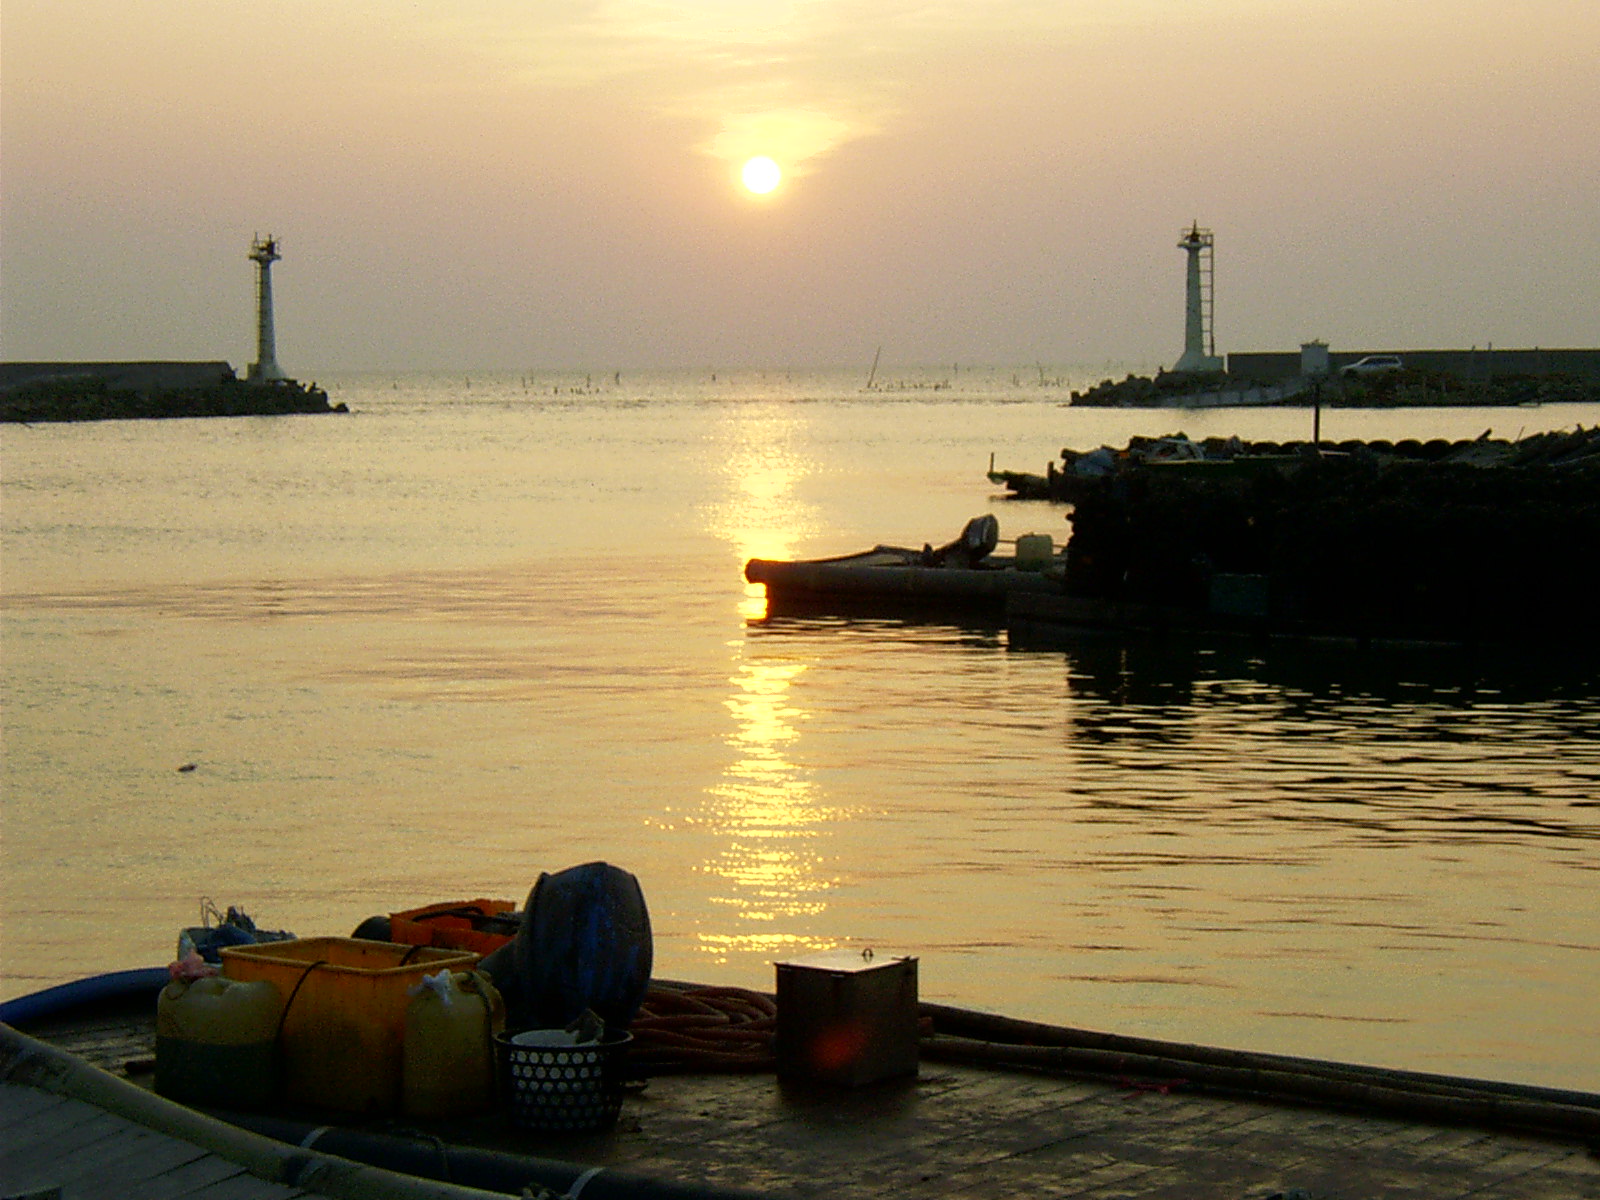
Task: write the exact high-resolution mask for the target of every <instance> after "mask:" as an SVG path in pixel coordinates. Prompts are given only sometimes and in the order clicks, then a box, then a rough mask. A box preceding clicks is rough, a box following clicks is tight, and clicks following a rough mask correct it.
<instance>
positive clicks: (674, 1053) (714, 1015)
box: [628, 982, 778, 1075]
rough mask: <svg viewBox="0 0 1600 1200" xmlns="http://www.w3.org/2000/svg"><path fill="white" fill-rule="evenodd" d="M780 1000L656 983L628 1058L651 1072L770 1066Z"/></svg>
mask: <svg viewBox="0 0 1600 1200" xmlns="http://www.w3.org/2000/svg"><path fill="white" fill-rule="evenodd" d="M777 1027H778V1006H777V1003H776V1002H775V1001H774V1000H773V998H772V997H771V996H768V995H764V994H763V993H761V992H752V991H747V990H746V989H744V988H735V987H693V986H688V985H682V986H678V985H673V984H663V983H659V982H656V983H652V984H651V985H650V990H649V991H648V992H646V993H645V998H644V1003H643V1004H642V1005H641V1006H640V1008H639V1014H638V1015H637V1016H636V1017H634V1019H633V1024H632V1025H630V1026H629V1027H628V1028H629V1031H630V1032H631V1033H632V1034H633V1043H632V1045H631V1046H630V1048H629V1052H628V1062H629V1065H630V1066H632V1067H635V1068H637V1069H639V1070H640V1071H642V1072H643V1073H644V1074H647V1075H666V1074H671V1073H673V1072H701V1071H770V1070H773V1069H774V1068H775V1066H776V1065H777V1058H776V1056H775V1054H774V1050H773V1041H774V1038H775V1036H776V1032H777Z"/></svg>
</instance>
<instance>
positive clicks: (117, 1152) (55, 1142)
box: [0, 1083, 310, 1200]
mask: <svg viewBox="0 0 1600 1200" xmlns="http://www.w3.org/2000/svg"><path fill="white" fill-rule="evenodd" d="M50 1189H58V1193H59V1197H60V1200H107V1198H109V1197H117V1198H119V1200H183V1198H189V1197H192V1198H194V1200H289V1198H291V1197H295V1196H307V1195H310V1193H308V1192H305V1191H302V1190H300V1189H299V1188H292V1187H286V1186H284V1185H283V1184H280V1183H269V1182H267V1181H266V1180H264V1179H257V1178H256V1177H255V1176H253V1175H251V1174H250V1173H249V1172H248V1171H246V1170H245V1169H244V1168H243V1167H241V1166H239V1164H237V1163H234V1162H230V1161H228V1160H227V1159H225V1158H222V1157H220V1156H218V1155H215V1154H208V1153H207V1152H205V1151H204V1150H201V1149H199V1148H198V1147H196V1146H192V1145H190V1144H189V1143H187V1142H184V1141H181V1140H179V1139H178V1138H173V1137H167V1136H166V1135H164V1134H160V1133H155V1132H153V1131H151V1130H149V1129H146V1128H144V1127H143V1126H141V1125H137V1124H135V1123H133V1122H132V1121H128V1120H124V1119H123V1118H121V1117H118V1116H113V1115H112V1114H110V1113H107V1112H104V1111H102V1110H100V1109H98V1108H95V1107H93V1106H92V1105H89V1104H86V1103H84V1102H83V1101H81V1100H73V1099H68V1098H66V1097H63V1096H56V1095H53V1094H51V1093H49V1092H43V1091H39V1090H37V1089H35V1088H31V1087H24V1086H21V1085H19V1084H13V1083H0V1195H4V1196H15V1195H27V1194H28V1193H31V1192H45V1193H46V1194H49V1191H50Z"/></svg>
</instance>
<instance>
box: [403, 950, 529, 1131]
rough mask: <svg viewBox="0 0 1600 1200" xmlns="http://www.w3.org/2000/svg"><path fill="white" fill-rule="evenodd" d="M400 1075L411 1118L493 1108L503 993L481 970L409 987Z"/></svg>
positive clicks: (431, 977)
mask: <svg viewBox="0 0 1600 1200" xmlns="http://www.w3.org/2000/svg"><path fill="white" fill-rule="evenodd" d="M410 991H411V992H412V993H415V994H414V995H412V997H411V1003H410V1004H409V1005H407V1006H406V1027H405V1038H404V1042H403V1046H404V1050H403V1059H402V1065H401V1071H400V1081H401V1109H402V1110H403V1111H404V1112H405V1114H406V1115H407V1116H408V1117H454V1116H463V1115H466V1114H468V1113H475V1112H482V1111H483V1110H484V1109H486V1108H491V1107H493V1105H494V1035H495V1034H496V1033H498V1032H499V1031H500V1027H501V1026H502V1025H504V1023H505V1005H503V1004H502V1003H501V1002H500V993H499V992H497V991H495V988H494V985H493V984H492V983H490V982H489V980H488V977H487V976H485V975H483V974H482V973H481V972H478V971H473V972H470V973H468V972H466V971H458V972H455V973H453V974H452V973H451V972H449V971H440V972H439V973H438V974H437V975H429V976H427V977H426V978H424V979H423V981H422V982H421V984H419V985H417V986H415V987H413V988H411V989H410Z"/></svg>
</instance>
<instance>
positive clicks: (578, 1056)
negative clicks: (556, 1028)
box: [495, 1033, 633, 1133]
mask: <svg viewBox="0 0 1600 1200" xmlns="http://www.w3.org/2000/svg"><path fill="white" fill-rule="evenodd" d="M631 1041H633V1035H632V1034H631V1033H621V1034H611V1035H608V1036H607V1037H606V1038H605V1040H603V1041H600V1042H590V1043H588V1044H586V1045H580V1046H519V1045H517V1044H516V1043H515V1042H513V1041H512V1040H511V1035H509V1034H504V1033H501V1034H496V1035H495V1047H496V1051H497V1053H498V1056H499V1060H500V1089H501V1095H502V1096H503V1097H504V1099H505V1104H506V1112H507V1113H508V1114H509V1116H510V1118H511V1123H512V1124H513V1125H516V1126H518V1127H520V1128H522V1129H536V1130H545V1131H550V1132H563V1133H588V1132H594V1131H597V1130H603V1129H610V1128H611V1127H612V1126H613V1125H615V1124H616V1122H617V1114H618V1113H620V1112H621V1111H622V1090H623V1089H622V1085H623V1080H624V1071H623V1066H624V1059H625V1057H626V1055H627V1050H628V1043H629V1042H631Z"/></svg>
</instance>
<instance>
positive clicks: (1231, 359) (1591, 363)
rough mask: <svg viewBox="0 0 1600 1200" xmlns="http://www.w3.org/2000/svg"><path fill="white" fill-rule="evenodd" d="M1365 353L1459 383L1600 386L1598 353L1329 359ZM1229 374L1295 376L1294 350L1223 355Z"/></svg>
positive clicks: (1419, 353) (1431, 353)
mask: <svg viewBox="0 0 1600 1200" xmlns="http://www.w3.org/2000/svg"><path fill="white" fill-rule="evenodd" d="M1369 354H1398V355H1399V356H1400V359H1401V361H1402V362H1404V363H1405V365H1406V366H1408V367H1413V368H1416V369H1418V370H1422V371H1436V372H1439V373H1441V374H1445V375H1453V376H1455V377H1456V378H1458V379H1463V380H1487V379H1495V378H1500V377H1503V376H1507V375H1533V376H1540V375H1565V376H1569V377H1571V378H1574V379H1582V380H1586V381H1589V382H1600V350H1581V349H1567V350H1542V349H1539V348H1537V347H1535V348H1534V349H1532V350H1514V349H1513V350H1494V349H1482V350H1480V349H1477V348H1476V347H1474V348H1473V349H1471V350H1351V351H1342V352H1339V353H1332V354H1329V355H1328V358H1329V360H1330V364H1331V366H1332V368H1333V370H1334V371H1335V372H1337V371H1338V370H1339V368H1341V367H1346V366H1349V365H1350V364H1351V363H1353V362H1355V361H1356V360H1357V359H1361V358H1365V357H1366V356H1367V355H1369ZM1228 374H1229V375H1232V376H1235V377H1237V378H1242V379H1254V380H1261V381H1264V382H1265V381H1271V380H1276V379H1291V378H1293V377H1295V376H1297V375H1299V374H1300V354H1299V352H1298V351H1262V352H1249V351H1247V352H1244V353H1240V354H1230V355H1228Z"/></svg>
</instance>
